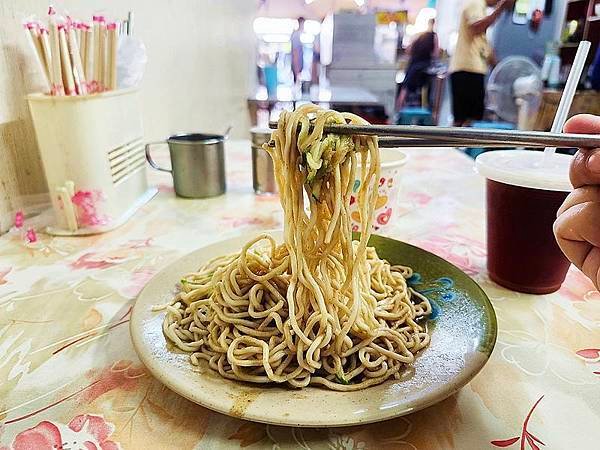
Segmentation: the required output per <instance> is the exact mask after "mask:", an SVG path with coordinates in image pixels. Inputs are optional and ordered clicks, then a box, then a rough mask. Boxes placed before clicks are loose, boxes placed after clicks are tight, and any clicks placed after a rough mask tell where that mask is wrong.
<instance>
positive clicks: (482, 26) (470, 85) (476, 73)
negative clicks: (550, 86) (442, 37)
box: [450, 0, 514, 126]
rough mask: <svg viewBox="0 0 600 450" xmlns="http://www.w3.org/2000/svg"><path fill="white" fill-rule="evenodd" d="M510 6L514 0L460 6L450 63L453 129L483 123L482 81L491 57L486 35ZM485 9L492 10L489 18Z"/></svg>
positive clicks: (474, 1)
mask: <svg viewBox="0 0 600 450" xmlns="http://www.w3.org/2000/svg"><path fill="white" fill-rule="evenodd" d="M513 4H514V0H466V2H465V4H464V7H463V10H462V12H461V16H460V25H459V28H458V40H457V42H456V50H455V51H454V55H453V56H452V60H451V62H450V72H451V75H450V83H451V88H452V111H453V114H454V125H455V126H463V125H468V124H469V123H470V122H471V121H473V120H481V119H483V111H484V101H485V86H484V78H485V75H486V74H487V71H488V65H489V62H490V60H491V59H492V58H493V55H494V53H493V51H492V48H491V46H490V44H489V42H488V40H487V37H486V31H487V29H488V28H489V27H490V26H491V25H492V24H493V23H494V22H495V21H496V20H497V19H498V18H499V17H500V15H501V14H502V12H503V11H505V10H509V9H511V8H512V6H513ZM488 6H490V7H491V6H495V8H494V10H493V11H492V12H491V13H490V14H487V12H486V9H487V7H488Z"/></svg>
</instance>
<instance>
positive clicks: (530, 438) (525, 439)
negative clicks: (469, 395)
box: [491, 395, 546, 450]
mask: <svg viewBox="0 0 600 450" xmlns="http://www.w3.org/2000/svg"><path fill="white" fill-rule="evenodd" d="M543 398H544V396H543V395H542V396H541V397H540V398H539V399H538V400H537V401H536V402H535V403H534V404H533V406H532V407H531V409H530V410H529V413H527V416H526V417H525V420H524V421H523V428H522V430H521V435H520V436H515V437H512V438H508V439H496V440H493V441H491V444H492V445H494V446H495V447H501V448H505V447H510V446H512V445H513V444H516V443H517V442H519V441H521V450H525V446H526V445H528V446H529V448H530V449H531V450H540V447H539V446H540V445H546V444H544V443H543V442H542V441H541V440H540V439H539V438H538V437H536V436H535V435H534V434H533V433H532V432H530V431H529V430H528V426H529V420H530V419H531V415H532V414H533V411H534V410H535V408H537V406H538V405H539V404H540V402H541V401H542V399H543Z"/></svg>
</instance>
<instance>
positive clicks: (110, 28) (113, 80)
mask: <svg viewBox="0 0 600 450" xmlns="http://www.w3.org/2000/svg"><path fill="white" fill-rule="evenodd" d="M106 29H107V33H108V64H107V66H108V81H107V88H108V89H110V90H113V91H114V90H115V89H117V44H118V36H117V24H116V23H114V22H113V23H110V24H108V25H107V26H106Z"/></svg>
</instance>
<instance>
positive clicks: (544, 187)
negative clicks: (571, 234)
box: [475, 150, 572, 294]
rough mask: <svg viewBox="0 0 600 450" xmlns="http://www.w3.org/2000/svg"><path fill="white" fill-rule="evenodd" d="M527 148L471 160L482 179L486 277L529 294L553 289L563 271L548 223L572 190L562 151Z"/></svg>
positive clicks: (565, 263) (564, 265)
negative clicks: (547, 160)
mask: <svg viewBox="0 0 600 450" xmlns="http://www.w3.org/2000/svg"><path fill="white" fill-rule="evenodd" d="M543 160H544V154H543V153H542V152H537V151H527V150H501V151H492V152H487V153H483V154H481V155H480V156H478V157H477V159H476V160H475V164H476V168H477V171H478V172H479V173H480V174H481V175H483V176H484V177H486V178H487V183H486V193H487V194H486V195H487V252H488V256H487V258H488V259H487V268H488V274H489V276H490V278H491V279H492V280H493V281H495V282H496V283H498V284H500V285H502V286H504V287H507V288H509V289H512V290H515V291H519V292H525V293H530V294H548V293H551V292H554V291H556V290H558V289H559V288H560V286H561V284H562V282H563V281H564V279H565V276H566V274H567V271H568V269H569V265H570V263H569V261H568V260H567V258H566V257H565V256H564V255H563V253H562V252H561V251H560V248H559V247H558V244H557V243H556V240H555V238H554V233H553V230H552V226H553V224H554V220H555V219H556V212H557V211H558V208H559V207H560V205H561V204H562V202H563V201H564V199H565V198H566V197H567V195H568V193H569V191H570V190H571V189H572V188H571V184H570V182H569V164H570V161H571V158H570V157H569V156H567V155H561V154H555V155H554V156H553V157H552V158H551V160H550V164H549V165H548V166H544V165H543Z"/></svg>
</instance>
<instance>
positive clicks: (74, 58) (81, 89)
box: [67, 26, 87, 95]
mask: <svg viewBox="0 0 600 450" xmlns="http://www.w3.org/2000/svg"><path fill="white" fill-rule="evenodd" d="M67 38H68V39H67V41H68V44H69V54H70V55H71V62H72V65H73V79H74V80H75V88H76V90H77V94H78V95H85V94H87V86H86V83H85V73H84V72H83V64H82V63H81V54H80V53H79V44H78V43H77V34H76V31H75V27H73V26H70V27H68V29H67Z"/></svg>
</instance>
